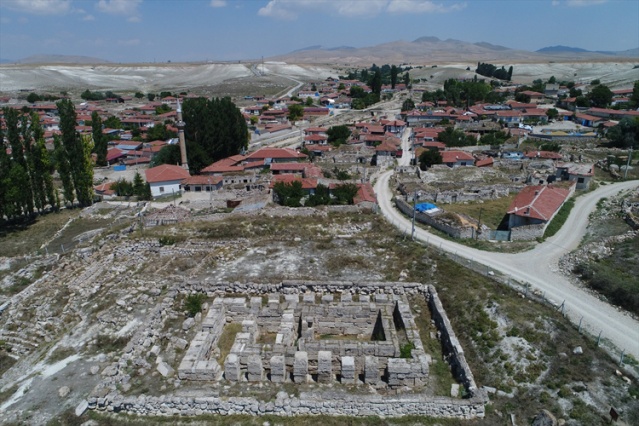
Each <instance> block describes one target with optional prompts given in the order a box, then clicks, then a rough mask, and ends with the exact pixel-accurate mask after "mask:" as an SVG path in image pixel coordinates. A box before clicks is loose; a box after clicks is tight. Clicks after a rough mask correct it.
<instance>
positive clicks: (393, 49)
mask: <svg viewBox="0 0 639 426" xmlns="http://www.w3.org/2000/svg"><path fill="white" fill-rule="evenodd" d="M615 58H636V59H637V60H639V47H638V48H636V49H630V50H624V51H619V52H613V51H590V50H586V49H582V48H579V47H569V46H561V45H558V46H548V47H544V48H542V49H539V50H537V51H535V52H530V51H526V50H519V49H511V48H509V47H505V46H501V45H495V44H491V43H486V42H477V43H470V42H465V41H461V40H455V39H447V40H441V39H439V38H437V37H434V36H424V37H419V38H417V39H415V40H413V41H404V40H398V41H392V42H388V43H382V44H378V45H375V46H368V47H359V48H358V47H353V46H338V47H324V46H321V45H313V46H308V47H305V48H302V49H297V50H294V51H292V52H290V53H287V54H283V55H277V56H273V57H270V58H267V59H268V60H271V61H284V62H290V63H300V64H304V63H308V64H311V63H316V64H344V65H353V64H368V65H370V64H372V63H378V64H379V63H382V64H389V63H395V64H403V63H415V64H424V63H428V62H458V61H464V62H468V61H482V62H491V61H492V62H498V63H499V62H511V63H512V62H522V61H556V60H567V61H579V60H588V59H592V60H597V59H604V60H605V59H615ZM55 63H57V64H84V65H87V64H108V63H110V61H107V60H105V59H100V58H93V57H89V56H78V55H44V54H43V55H32V56H29V57H26V58H23V59H19V60H11V59H0V64H55Z"/></svg>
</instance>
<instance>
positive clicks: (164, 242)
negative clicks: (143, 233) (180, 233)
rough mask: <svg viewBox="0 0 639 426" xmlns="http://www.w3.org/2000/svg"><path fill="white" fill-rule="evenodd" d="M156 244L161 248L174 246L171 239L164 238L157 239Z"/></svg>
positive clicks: (173, 239)
mask: <svg viewBox="0 0 639 426" xmlns="http://www.w3.org/2000/svg"><path fill="white" fill-rule="evenodd" d="M158 242H159V243H160V245H161V246H172V245H173V244H175V242H176V241H175V238H173V237H168V236H164V237H160V238H158Z"/></svg>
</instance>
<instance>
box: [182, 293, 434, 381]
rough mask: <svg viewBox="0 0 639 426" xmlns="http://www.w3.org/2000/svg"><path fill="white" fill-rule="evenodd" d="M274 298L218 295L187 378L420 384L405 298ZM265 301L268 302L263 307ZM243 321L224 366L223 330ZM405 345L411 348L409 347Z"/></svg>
mask: <svg viewBox="0 0 639 426" xmlns="http://www.w3.org/2000/svg"><path fill="white" fill-rule="evenodd" d="M335 296H338V297H339V296H340V294H337V295H335V294H323V295H321V296H320V295H317V294H316V293H314V292H308V293H304V294H287V295H282V296H280V294H271V295H268V298H265V299H263V298H262V297H218V298H216V299H215V300H214V302H213V304H212V306H211V307H210V308H209V310H208V313H207V314H206V317H205V318H204V319H203V321H202V326H201V331H199V332H198V333H197V334H196V336H195V337H194V339H193V341H192V342H191V345H190V347H189V349H188V351H187V352H186V355H185V356H184V358H183V359H182V362H181V363H180V366H179V368H178V377H179V378H180V379H182V380H212V381H219V380H226V381H228V382H241V381H247V382H261V381H265V380H268V381H271V382H274V383H284V382H294V383H307V382H318V383H332V382H341V383H343V384H351V385H353V384H362V383H366V384H371V385H375V386H378V387H379V386H388V387H389V388H391V389H396V388H400V387H401V388H403V387H405V386H408V387H410V388H413V387H420V386H422V385H423V384H425V382H426V380H427V378H428V369H429V364H430V361H431V358H430V356H429V355H428V354H426V353H425V352H424V348H423V346H422V343H421V339H420V337H419V331H418V329H417V326H416V325H415V321H414V319H413V315H412V313H411V310H410V307H409V305H408V301H407V300H406V298H405V296H403V295H387V294H374V295H359V298H358V300H354V298H353V295H352V294H350V293H341V297H340V299H339V300H338V301H336V300H334V299H335ZM264 302H266V303H264ZM232 324H238V325H239V324H241V331H240V332H238V333H237V335H236V337H235V341H234V343H233V346H232V347H231V350H230V353H229V354H228V356H227V357H226V359H225V361H224V365H223V366H222V365H219V364H218V362H217V361H216V360H215V357H216V356H219V352H220V350H219V348H218V347H217V344H218V342H219V340H220V336H222V333H223V331H224V329H225V327H230V326H231V325H232ZM402 347H406V348H409V349H410V348H412V350H404V352H405V353H404V354H402Z"/></svg>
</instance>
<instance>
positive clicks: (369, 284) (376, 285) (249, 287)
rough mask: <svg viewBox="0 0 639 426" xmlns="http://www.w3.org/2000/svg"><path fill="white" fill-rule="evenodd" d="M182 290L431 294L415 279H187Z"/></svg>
mask: <svg viewBox="0 0 639 426" xmlns="http://www.w3.org/2000/svg"><path fill="white" fill-rule="evenodd" d="M180 291H181V292H187V293H188V292H202V293H216V292H218V293H220V294H222V293H231V294H255V295H258V294H262V295H266V294H270V293H279V294H284V295H286V294H301V293H306V292H315V291H317V292H326V293H342V292H348V293H352V294H362V295H367V294H373V293H385V294H427V293H428V289H427V286H426V285H424V284H421V283H414V282H401V281H400V282H388V281H384V282H375V281H295V280H286V281H282V282H280V283H276V284H258V283H240V282H235V283H230V282H224V283H211V282H202V281H187V282H185V283H184V284H182V285H181V286H180Z"/></svg>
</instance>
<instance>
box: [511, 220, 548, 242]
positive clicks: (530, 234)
mask: <svg viewBox="0 0 639 426" xmlns="http://www.w3.org/2000/svg"><path fill="white" fill-rule="evenodd" d="M548 223H550V222H548ZM546 225H547V224H546V223H539V224H537V225H525V226H515V227H513V228H511V229H510V241H531V240H536V239H537V238H541V237H543V236H544V231H545V230H546Z"/></svg>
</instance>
